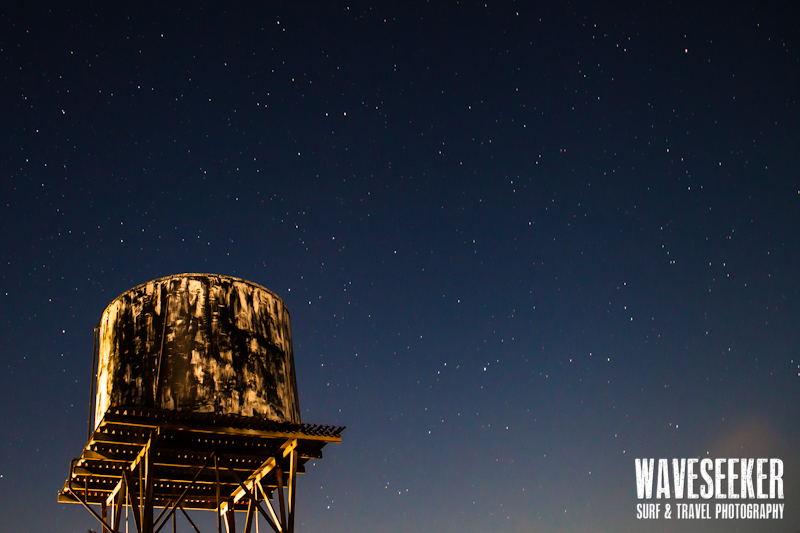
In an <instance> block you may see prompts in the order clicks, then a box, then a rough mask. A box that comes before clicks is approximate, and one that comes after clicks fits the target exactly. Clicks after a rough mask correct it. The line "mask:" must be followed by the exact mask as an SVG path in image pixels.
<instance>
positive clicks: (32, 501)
mask: <svg viewBox="0 0 800 533" xmlns="http://www.w3.org/2000/svg"><path fill="white" fill-rule="evenodd" d="M53 4H54V5H52V6H50V8H48V7H35V6H33V7H32V6H31V5H29V4H27V3H26V4H25V5H24V6H23V3H22V2H17V3H16V6H14V7H11V6H6V7H5V8H4V9H3V12H2V13H0V65H2V67H1V68H0V73H2V82H1V83H2V85H0V87H2V89H0V97H1V98H2V108H1V109H2V111H0V113H2V115H0V116H2V119H0V131H2V137H1V140H0V174H1V175H2V189H0V190H2V198H0V221H2V224H1V225H0V236H1V239H2V240H0V259H2V261H0V281H1V282H2V287H0V331H1V332H2V346H1V347H0V365H1V366H0V405H1V406H2V407H0V409H1V410H0V416H2V425H1V426H0V531H3V532H5V531H9V532H10V531H65V532H82V533H85V532H86V530H87V529H89V528H92V529H99V524H98V523H97V522H96V521H95V520H94V519H93V518H92V517H91V515H90V514H89V513H88V512H86V511H85V510H84V509H83V508H82V507H81V506H79V505H61V504H58V503H57V502H56V496H57V493H58V491H59V490H60V489H61V487H62V486H63V483H64V480H65V479H66V477H67V473H68V469H69V463H70V459H71V458H73V457H76V456H78V455H79V454H80V452H81V450H82V448H83V446H84V445H85V444H86V430H87V416H88V410H89V403H90V381H91V368H92V341H93V333H92V331H93V328H94V326H95V325H97V324H98V323H99V320H100V316H101V314H102V312H103V309H104V308H105V307H106V305H108V304H109V303H110V302H111V301H112V300H113V299H114V298H115V297H117V296H118V295H119V294H121V293H123V292H125V291H127V290H128V289H130V288H131V287H133V286H135V285H138V284H140V283H143V282H145V281H148V280H151V279H154V278H158V277H161V276H166V275H170V274H177V273H182V272H211V273H219V274H226V275H231V276H237V277H241V278H244V279H247V280H250V281H253V282H255V283H258V284H261V285H263V286H265V287H267V288H269V289H270V290H272V291H274V292H275V293H276V294H277V295H279V296H280V297H281V298H282V299H283V300H284V302H285V303H286V305H287V307H288V308H289V311H290V312H291V318H292V334H293V338H294V357H295V365H296V369H297V381H298V386H299V393H300V407H301V411H302V418H303V421H304V422H311V423H320V424H336V425H346V426H347V430H346V431H345V432H344V433H343V434H342V443H341V444H334V445H329V446H328V447H326V448H325V450H324V454H325V457H324V459H323V460H322V461H317V462H316V464H315V465H314V466H311V465H310V464H309V467H308V472H307V473H306V474H305V475H304V476H302V477H301V478H300V480H299V482H298V503H297V508H298V510H297V512H298V518H297V520H298V523H297V528H298V529H297V530H298V531H299V532H310V531H323V530H324V531H330V532H344V531H348V532H349V531H375V532H392V533H393V532H410V531H419V530H428V531H442V532H477V531H503V532H506V531H507V532H533V531H536V532H539V531H541V532H562V531H563V532H566V531H582V532H584V531H585V532H612V531H613V532H624V533H627V532H638V531H647V532H650V531H652V532H658V531H697V532H701V531H703V532H705V531H756V530H758V531H769V532H773V531H774V532H786V533H790V532H794V531H796V530H797V529H798V528H799V527H800V525H798V524H800V483H799V481H800V454H799V453H798V445H800V424H798V421H800V350H799V349H798V346H800V327H798V324H799V323H800V276H798V272H800V237H798V232H799V231H800V174H799V173H798V168H800V157H799V156H798V154H800V149H799V148H798V147H799V146H800V105H799V103H798V98H800V33H798V22H800V10H798V7H797V5H796V3H795V2H771V3H759V2H753V3H750V4H751V5H744V4H746V3H744V2H716V3H706V4H703V5H701V6H698V5H695V3H694V2H646V3H639V4H631V5H621V4H620V5H616V6H605V5H603V4H604V3H603V2H585V3H575V2H554V3H552V4H550V5H547V4H544V5H538V4H535V3H533V2H519V1H518V2H492V1H490V2H488V3H485V2H483V1H480V2H476V1H463V0H461V1H459V2H456V1H453V0H446V1H445V0H432V1H430V2H425V1H419V0H413V1H408V2H403V3H398V4H396V5H391V4H388V3H376V4H370V3H368V2H362V1H356V2H352V3H350V4H347V3H340V2H329V3H322V2H271V3H266V2H265V3H255V2H253V3H236V5H235V6H233V7H230V6H224V5H223V3H219V4H216V3H205V2H191V3H185V4H183V6H182V7H180V8H178V7H175V6H174V5H166V4H164V3H157V4H148V3H137V4H135V5H134V4H130V5H128V6H120V5H118V4H117V3H96V4H94V5H93V6H90V7H86V8H83V7H79V6H78V4H82V3H80V2H78V3H76V2H62V3H53ZM642 457H645V458H656V459H657V458H670V459H671V458H685V457H698V458H703V457H711V458H715V457H723V458H726V457H750V458H755V457H777V458H781V459H783V461H784V465H785V473H784V483H785V494H786V495H785V500H783V503H785V514H784V519H783V520H782V521H759V522H752V521H746V520H739V521H719V520H710V521H709V520H706V521H693V522H679V521H677V520H671V521H667V520H663V519H661V520H658V521H652V520H651V521H647V522H645V521H641V520H637V519H636V504H637V503H638V502H639V501H640V500H638V499H637V495H636V481H635V469H634V459H635V458H642ZM673 503H674V500H673ZM197 516H205V520H206V523H210V524H214V520H213V515H212V514H211V513H205V514H203V513H200V515H197ZM242 522H243V520H242ZM240 527H241V525H240ZM179 528H188V524H187V523H185V522H183V523H181V522H179ZM260 528H261V529H260V531H266V530H267V527H266V525H265V523H264V522H263V521H262V523H261V525H260ZM179 530H180V529H179ZM185 530H186V531H189V529H185ZM208 530H209V531H212V530H216V528H215V526H214V527H210V528H209V529H208Z"/></svg>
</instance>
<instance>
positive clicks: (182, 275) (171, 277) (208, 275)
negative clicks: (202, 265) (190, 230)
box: [103, 272, 289, 315]
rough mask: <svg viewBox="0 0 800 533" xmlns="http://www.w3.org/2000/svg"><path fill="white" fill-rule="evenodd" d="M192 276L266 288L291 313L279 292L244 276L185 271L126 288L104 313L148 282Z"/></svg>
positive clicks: (109, 304)
mask: <svg viewBox="0 0 800 533" xmlns="http://www.w3.org/2000/svg"><path fill="white" fill-rule="evenodd" d="M192 276H200V277H214V278H225V279H229V280H232V281H238V282H241V283H245V284H247V285H250V286H252V287H255V288H257V289H261V290H264V291H266V292H268V293H270V294H271V295H272V296H274V297H275V298H277V299H278V301H279V302H280V303H281V305H283V308H284V309H285V310H286V312H287V313H289V309H288V308H287V307H286V303H284V301H283V298H281V297H280V296H278V295H277V294H275V293H274V292H273V291H271V290H269V289H268V288H266V287H264V286H263V285H259V284H258V283H255V282H252V281H250V280H247V279H244V278H238V277H236V276H228V275H226V274H211V273H202V272H184V273H182V274H171V275H169V276H162V277H160V278H155V279H151V280H149V281H145V282H144V283H140V284H138V285H136V286H134V287H131V288H130V289H128V290H126V291H125V292H123V293H121V294H120V295H119V296H117V297H116V298H114V299H113V300H111V301H110V302H109V303H108V305H107V306H106V308H105V309H103V314H104V315H105V312H106V311H107V310H108V309H109V308H110V307H111V306H112V305H114V303H115V302H116V301H117V300H119V299H120V298H122V297H123V296H125V295H126V294H128V293H130V292H133V291H135V290H136V289H139V288H141V287H144V286H145V285H147V284H148V283H156V282H160V281H166V280H170V279H173V278H186V277H192Z"/></svg>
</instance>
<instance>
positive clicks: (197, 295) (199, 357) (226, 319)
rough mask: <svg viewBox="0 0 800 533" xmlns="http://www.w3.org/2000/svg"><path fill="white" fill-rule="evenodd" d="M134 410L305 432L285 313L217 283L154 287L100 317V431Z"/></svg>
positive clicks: (193, 277)
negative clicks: (297, 426) (111, 412)
mask: <svg viewBox="0 0 800 533" xmlns="http://www.w3.org/2000/svg"><path fill="white" fill-rule="evenodd" d="M120 406H136V407H151V408H156V409H167V410H174V411H191V412H196V413H216V414H224V415H241V416H249V417H260V418H263V419H268V420H273V421H276V422H291V423H300V408H299V405H298V400H297V382H296V378H295V370H294V356H293V354H292V334H291V329H290V327H289V311H288V310H287V309H286V306H285V305H284V304H283V301H282V300H281V299H280V298H279V297H278V296H276V295H275V294H274V293H272V292H271V291H269V290H267V289H265V288H264V287H262V286H260V285H257V284H255V283H251V282H249V281H246V280H243V279H239V278H233V277H230V276H220V275H216V274H178V275H175V276H168V277H165V278H160V279H156V280H153V281H149V282H147V283H144V284H142V285H139V286H138V287H134V288H133V289H131V290H129V291H127V292H125V293H124V294H122V295H121V296H119V297H118V298H116V299H115V300H114V301H113V302H111V304H110V305H109V306H108V307H107V308H106V310H105V311H104V312H103V318H102V321H101V323H100V333H99V366H98V376H97V399H96V409H95V426H97V425H98V424H99V423H100V420H101V419H102V417H103V415H104V414H105V412H106V410H107V409H108V408H109V407H120Z"/></svg>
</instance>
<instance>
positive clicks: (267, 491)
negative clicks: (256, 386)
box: [58, 407, 345, 533]
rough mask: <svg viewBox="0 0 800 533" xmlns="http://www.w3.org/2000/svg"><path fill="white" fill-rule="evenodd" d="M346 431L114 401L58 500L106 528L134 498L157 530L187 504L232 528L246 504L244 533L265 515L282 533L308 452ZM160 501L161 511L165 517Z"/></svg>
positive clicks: (140, 523)
mask: <svg viewBox="0 0 800 533" xmlns="http://www.w3.org/2000/svg"><path fill="white" fill-rule="evenodd" d="M344 429H345V428H344V427H341V426H319V425H311V424H278V423H274V422H270V421H268V420H263V419H258V418H252V417H241V416H230V415H216V414H213V413H209V414H206V413H189V412H176V411H168V410H161V409H148V408H141V407H113V408H111V409H109V410H108V411H107V412H106V414H105V415H104V417H103V419H102V421H101V422H100V424H99V425H98V426H97V428H96V429H95V430H94V432H93V433H92V435H91V438H90V439H89V442H88V444H87V445H86V447H85V448H84V449H83V451H82V453H81V456H80V457H78V458H76V459H73V460H72V463H71V465H70V476H69V478H68V479H67V480H66V482H65V484H64V487H63V488H62V490H61V492H60V493H59V495H58V501H59V502H61V503H80V504H83V505H84V506H85V507H86V508H87V509H89V510H90V511H91V512H92V513H93V514H94V515H95V517H96V518H98V520H100V521H101V522H103V528H104V531H114V530H115V527H119V523H120V520H119V515H120V510H121V509H122V507H124V506H126V505H129V506H130V507H131V508H132V510H133V514H134V517H135V518H136V525H137V529H138V530H139V531H140V532H141V533H151V532H155V531H158V530H159V529H160V528H161V527H163V526H164V525H165V524H166V521H167V520H169V519H170V517H171V516H172V514H173V513H175V512H176V511H180V510H188V509H209V510H216V511H217V512H218V514H219V517H220V520H223V519H224V520H226V521H227V522H226V526H228V531H235V523H234V513H231V512H229V511H230V510H231V509H233V510H240V511H247V523H246V524H245V531H249V524H250V525H251V524H252V520H253V515H254V513H255V512H260V513H261V514H262V515H263V516H264V517H265V518H266V519H267V521H268V522H270V525H271V526H272V528H273V529H274V530H275V531H276V532H279V533H283V532H289V533H291V531H293V529H294V512H293V511H294V492H295V482H296V474H299V473H303V472H304V471H305V463H306V462H307V461H308V460H309V459H321V458H322V448H323V447H324V446H325V445H326V444H328V443H332V442H336V443H338V442H341V436H340V435H341V432H342V431H343V430H344ZM284 489H285V491H286V492H287V494H286V495H285V496H284ZM274 496H277V499H278V500H279V501H278V503H279V509H278V510H277V511H276V510H275V508H274V507H273V506H272V505H271V503H270V499H272V498H273V497H274ZM91 504H99V505H100V512H99V513H98V512H97V511H96V510H95V509H93V508H92V507H91ZM265 507H266V509H265ZM155 508H162V509H163V511H162V512H161V513H160V515H159V516H158V517H154V511H153V510H154V509H155ZM109 513H110V515H109ZM184 514H185V512H184ZM186 517H187V519H188V515H186ZM173 519H174V518H173ZM192 525H193V526H194V524H192ZM230 526H233V529H231V527H230ZM195 529H196V528H195Z"/></svg>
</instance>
